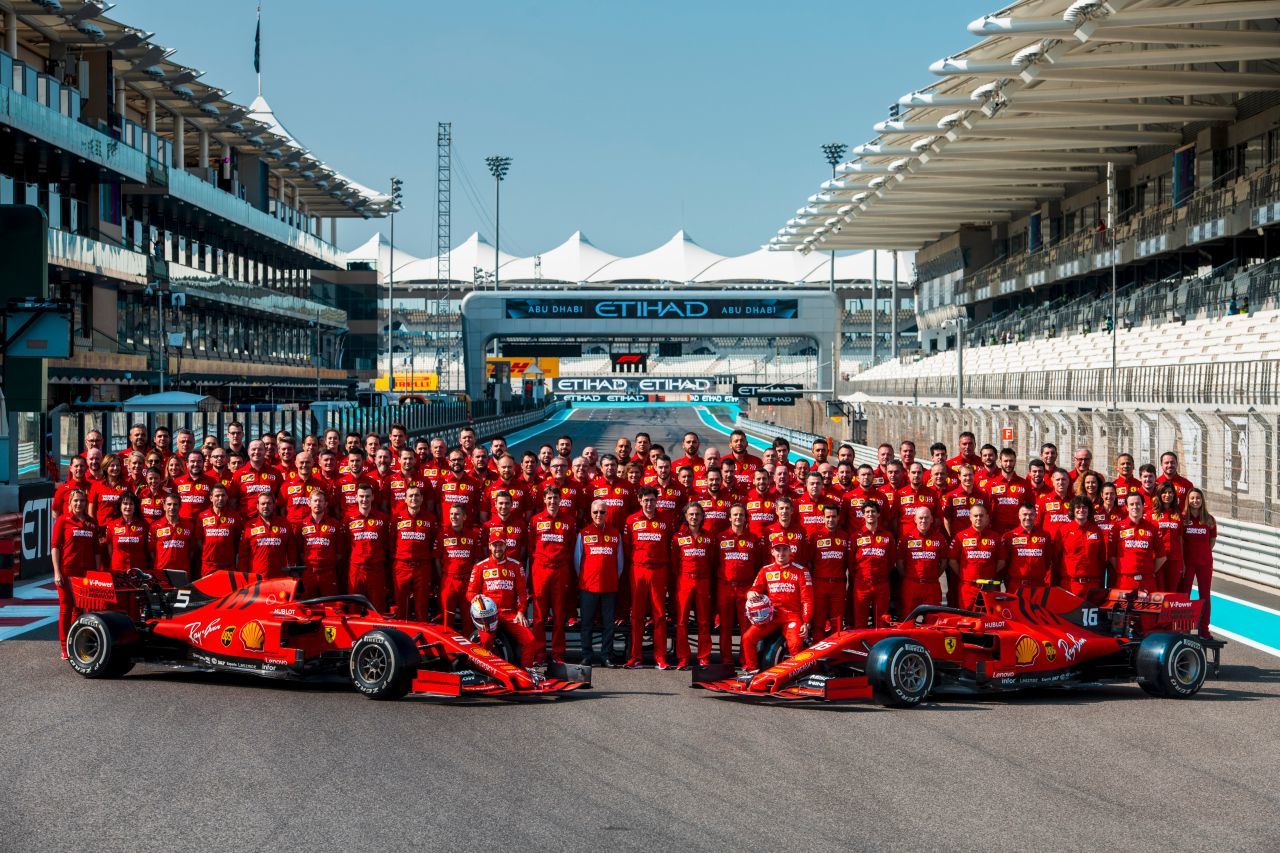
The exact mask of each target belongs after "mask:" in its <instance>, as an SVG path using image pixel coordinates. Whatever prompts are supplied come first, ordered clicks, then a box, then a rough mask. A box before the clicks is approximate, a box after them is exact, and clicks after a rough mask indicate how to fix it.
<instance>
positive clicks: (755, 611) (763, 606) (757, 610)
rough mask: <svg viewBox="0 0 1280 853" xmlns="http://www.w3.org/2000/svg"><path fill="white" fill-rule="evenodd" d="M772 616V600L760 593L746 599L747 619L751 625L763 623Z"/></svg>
mask: <svg viewBox="0 0 1280 853" xmlns="http://www.w3.org/2000/svg"><path fill="white" fill-rule="evenodd" d="M772 618H773V602H772V601H770V600H769V596H767V595H761V596H757V597H755V598H751V599H748V600H747V620H748V621H749V622H750V623H751V624H752V625H763V624H764V623H765V622H768V621H769V620H770V619H772Z"/></svg>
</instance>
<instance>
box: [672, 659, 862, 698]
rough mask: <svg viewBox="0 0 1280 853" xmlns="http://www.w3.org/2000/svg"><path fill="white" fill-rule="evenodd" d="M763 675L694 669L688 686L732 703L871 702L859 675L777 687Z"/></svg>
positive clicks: (727, 668)
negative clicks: (737, 701)
mask: <svg viewBox="0 0 1280 853" xmlns="http://www.w3.org/2000/svg"><path fill="white" fill-rule="evenodd" d="M764 674H765V673H761V674H758V675H755V676H751V675H737V674H736V670H735V669H734V668H733V667H731V666H726V665H714V666H706V667H698V668H697V669H695V670H694V671H693V684H692V686H693V687H695V688H698V689H700V690H710V691H711V692H713V693H719V694H721V695H724V696H728V697H729V698H732V699H745V700H755V701H769V700H774V699H780V700H799V699H809V700H813V701H818V702H842V701H848V700H853V699H870V698H871V685H870V684H869V683H868V682H867V679H866V677H865V676H861V675H855V676H843V677H835V676H829V675H819V674H816V673H815V674H809V675H802V676H800V677H799V678H797V679H795V680H793V681H786V682H782V683H779V682H777V681H773V680H771V679H769V678H767V677H766V678H761V675H764Z"/></svg>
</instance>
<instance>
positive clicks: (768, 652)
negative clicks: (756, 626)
mask: <svg viewBox="0 0 1280 853" xmlns="http://www.w3.org/2000/svg"><path fill="white" fill-rule="evenodd" d="M787 657H788V654H787V639H786V637H784V636H782V632H781V631H779V632H778V633H776V634H774V635H773V636H771V637H765V638H764V640H762V641H761V642H760V658H759V660H760V669H762V670H763V669H770V668H771V667H775V666H777V665H778V664H780V663H782V662H783V661H784V660H786V659H787Z"/></svg>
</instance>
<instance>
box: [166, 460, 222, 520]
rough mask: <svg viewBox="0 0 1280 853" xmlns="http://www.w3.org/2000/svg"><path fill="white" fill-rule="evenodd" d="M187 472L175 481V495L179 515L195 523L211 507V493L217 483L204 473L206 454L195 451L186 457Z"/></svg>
mask: <svg viewBox="0 0 1280 853" xmlns="http://www.w3.org/2000/svg"><path fill="white" fill-rule="evenodd" d="M186 460H187V472H186V473H185V474H183V475H182V476H181V477H177V478H175V479H174V481H173V493H174V494H175V495H177V496H178V500H179V502H180V504H179V508H178V514H179V515H181V516H182V519H183V520H184V521H192V522H194V521H195V520H196V519H197V518H199V517H200V513H202V512H204V510H205V507H207V506H208V505H209V491H210V490H211V489H212V488H213V484H214V483H215V482H217V481H216V480H214V479H213V478H212V477H210V476H209V475H207V474H205V472H204V454H203V453H201V452H200V451H199V450H193V451H191V452H190V453H188V454H187V455H186Z"/></svg>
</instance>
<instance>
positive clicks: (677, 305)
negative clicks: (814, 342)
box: [505, 298, 800, 320]
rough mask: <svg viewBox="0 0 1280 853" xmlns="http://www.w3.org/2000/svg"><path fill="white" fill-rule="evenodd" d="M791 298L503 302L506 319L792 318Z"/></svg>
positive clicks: (795, 303)
mask: <svg viewBox="0 0 1280 853" xmlns="http://www.w3.org/2000/svg"><path fill="white" fill-rule="evenodd" d="M799 305H800V303H799V301H798V300H795V299H679V298H672V299H572V298H563V299H560V298H554V299H507V300H506V305H505V308H506V311H505V316H506V318H507V319H508V320H529V319H547V320H565V319H570V320H571V319H575V318H581V319H584V320H761V319H763V320H768V319H793V318H795V316H796V314H797V312H798V311H799Z"/></svg>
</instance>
